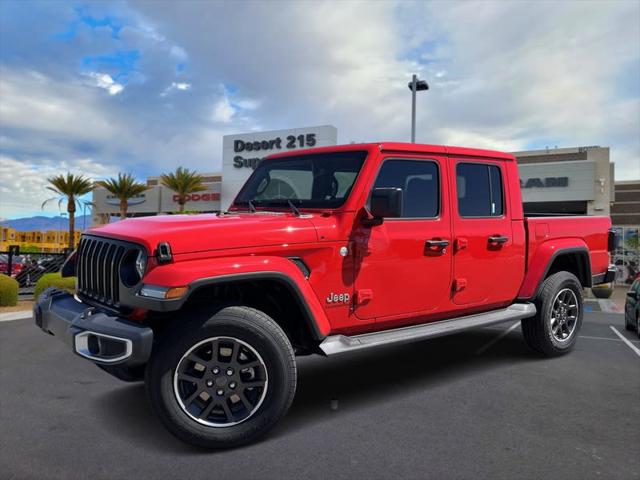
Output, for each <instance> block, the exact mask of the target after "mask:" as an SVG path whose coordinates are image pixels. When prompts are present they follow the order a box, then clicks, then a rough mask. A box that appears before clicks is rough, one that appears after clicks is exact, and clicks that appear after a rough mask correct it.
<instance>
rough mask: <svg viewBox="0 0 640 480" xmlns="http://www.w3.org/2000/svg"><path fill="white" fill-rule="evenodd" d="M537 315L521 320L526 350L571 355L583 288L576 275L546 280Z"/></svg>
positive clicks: (580, 324)
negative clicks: (569, 353)
mask: <svg viewBox="0 0 640 480" xmlns="http://www.w3.org/2000/svg"><path fill="white" fill-rule="evenodd" d="M535 303H536V307H537V309H538V312H537V313H536V315H535V316H534V317H531V318H525V319H523V320H522V334H523V336H524V339H525V341H526V342H527V345H529V347H530V348H531V349H532V350H534V351H536V352H538V353H540V354H543V355H545V356H549V357H553V356H558V355H563V354H565V353H568V352H570V351H571V350H572V349H573V347H574V346H575V343H576V340H577V338H578V332H579V331H580V327H581V326H582V318H583V315H584V311H583V308H582V303H583V299H582V286H581V285H580V281H579V280H578V279H577V278H576V277H575V275H573V274H571V273H569V272H558V273H555V274H553V275H551V276H550V277H548V278H547V279H545V281H544V283H543V284H542V288H541V290H540V294H539V295H538V297H537V299H536V301H535Z"/></svg>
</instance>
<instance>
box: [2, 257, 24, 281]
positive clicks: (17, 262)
mask: <svg viewBox="0 0 640 480" xmlns="http://www.w3.org/2000/svg"><path fill="white" fill-rule="evenodd" d="M11 263H12V264H13V265H12V268H11V276H12V277H13V278H15V277H16V275H18V274H19V273H20V272H21V271H22V258H20V257H15V256H14V257H13V259H12V261H11ZM0 273H3V274H5V275H8V273H9V257H8V255H7V254H6V253H3V254H0Z"/></svg>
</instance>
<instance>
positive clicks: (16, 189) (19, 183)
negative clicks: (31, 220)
mask: <svg viewBox="0 0 640 480" xmlns="http://www.w3.org/2000/svg"><path fill="white" fill-rule="evenodd" d="M67 171H70V172H73V173H75V174H81V175H84V176H86V177H89V178H92V179H94V180H95V179H101V178H105V177H108V176H113V175H116V173H117V169H115V168H113V167H112V166H108V165H103V164H100V163H97V162H95V161H94V160H92V159H90V158H79V159H73V160H68V161H66V160H65V161H62V162H59V161H57V160H56V161H54V160H51V159H47V160H44V161H41V162H39V163H37V164H32V163H25V162H24V161H20V160H18V159H15V158H11V157H7V156H4V155H0V203H1V204H2V210H3V212H4V211H7V212H10V213H11V215H12V216H14V217H18V216H31V215H42V214H56V215H57V214H59V213H60V211H61V209H60V207H59V206H58V203H57V201H53V202H48V203H47V204H46V205H45V207H44V208H43V209H41V208H40V207H41V205H42V203H43V202H44V201H46V200H48V199H49V198H52V197H53V196H54V194H53V192H51V191H50V190H47V188H46V187H47V186H49V183H48V182H47V178H49V177H51V176H54V175H58V174H60V173H62V172H67ZM88 200H90V198H89V199H88ZM65 207H66V205H64V204H63V205H62V211H63V212H64V211H66V208H65Z"/></svg>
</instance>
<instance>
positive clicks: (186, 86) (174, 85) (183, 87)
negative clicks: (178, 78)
mask: <svg viewBox="0 0 640 480" xmlns="http://www.w3.org/2000/svg"><path fill="white" fill-rule="evenodd" d="M176 90H178V91H182V92H186V91H187V90H191V84H190V83H187V82H171V85H169V86H168V87H167V88H165V89H164V91H163V92H162V93H161V94H160V96H161V97H166V96H167V95H169V94H170V93H171V92H173V91H176Z"/></svg>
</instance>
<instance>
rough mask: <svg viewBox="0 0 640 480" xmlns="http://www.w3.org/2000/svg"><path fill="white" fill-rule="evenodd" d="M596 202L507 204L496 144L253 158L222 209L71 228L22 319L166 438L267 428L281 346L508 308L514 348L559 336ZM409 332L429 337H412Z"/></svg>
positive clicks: (459, 326) (281, 365)
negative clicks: (550, 211) (129, 398)
mask: <svg viewBox="0 0 640 480" xmlns="http://www.w3.org/2000/svg"><path fill="white" fill-rule="evenodd" d="M609 230H610V219H609V218H608V217H577V216H576V217H570V216H563V217H556V218H553V217H540V218H526V217H525V215H524V214H523V207H522V200H521V195H520V183H519V178H518V169H517V165H516V162H515V159H514V157H513V156H511V155H508V154H505V153H500V152H494V151H486V150H476V149H469V148H459V147H444V146H433V145H417V144H404V143H374V144H364V145H345V146H336V147H325V148H315V149H309V150H304V151H297V152H290V153H286V154H278V155H273V156H270V157H268V158H266V159H265V160H264V161H262V162H261V163H260V164H259V165H258V166H257V168H256V169H255V171H254V172H253V173H252V175H251V177H250V178H249V179H248V180H247V182H246V183H245V185H244V186H243V187H242V189H241V191H240V193H239V194H238V195H237V197H236V199H235V201H234V202H233V204H232V205H231V207H230V208H229V211H228V212H224V213H221V214H218V215H213V214H212V215H162V216H155V217H145V218H136V219H129V220H124V221H120V222H117V223H114V224H110V225H105V226H102V227H99V228H95V229H93V230H91V231H90V232H89V233H86V234H84V235H83V236H82V238H81V241H80V244H79V247H78V250H77V251H76V252H75V253H74V254H72V255H71V256H70V257H69V259H68V260H67V262H66V264H65V265H64V267H63V270H62V273H63V275H65V276H77V288H76V294H75V295H71V294H69V293H66V292H62V291H59V290H55V289H49V290H47V291H46V292H45V293H44V294H43V295H42V296H41V297H40V299H39V301H38V302H37V304H36V306H35V307H34V319H35V322H36V324H37V325H38V327H40V328H41V329H42V330H44V331H45V332H47V333H50V334H53V335H56V336H58V337H60V338H62V339H64V341H65V342H67V344H68V345H69V347H70V348H71V349H72V350H73V352H75V353H76V354H77V355H79V356H81V357H84V358H86V359H88V360H90V361H91V362H93V363H95V364H96V365H98V366H99V367H100V368H102V369H103V370H105V371H107V372H109V373H110V374H112V375H115V376H116V377H118V378H120V379H123V380H128V381H135V380H141V379H144V381H145V382H146V387H147V392H148V398H149V401H150V404H151V406H152V408H153V410H154V411H155V413H156V414H157V415H158V416H159V418H160V419H161V421H162V422H163V423H164V425H165V426H166V428H167V429H168V430H170V431H171V432H172V433H173V434H174V435H176V436H177V437H179V438H181V439H182V440H184V441H186V442H189V443H192V444H195V445H199V446H204V447H209V448H224V447H232V446H237V445H240V444H243V443H247V442H250V441H252V440H255V439H256V438H258V437H259V436H261V435H263V434H264V433H265V432H267V431H268V430H269V429H270V428H272V427H273V426H274V425H275V424H276V423H277V422H278V420H279V419H280V418H281V417H282V416H283V415H284V414H285V412H286V411H287V409H288V408H289V406H290V404H291V402H292V400H293V397H294V393H295V390H296V362H295V356H296V355H301V354H309V353H318V354H321V355H336V354H339V353H341V352H350V351H355V350H363V349H367V348H372V347H375V346H378V345H387V344H394V343H396V344H398V343H402V342H409V341H414V340H421V339H426V338H430V337H437V336H441V335H446V334H451V333H455V332H459V331H462V330H466V329H470V328H476V327H481V326H486V325H491V324H496V323H499V322H508V321H517V320H521V321H522V332H523V335H524V338H525V340H526V342H527V344H528V345H529V347H530V348H531V349H532V350H534V351H535V352H538V353H539V354H542V355H547V356H554V355H560V354H563V353H566V352H568V351H569V350H571V349H572V348H573V346H574V345H575V342H576V340H577V337H578V331H579V330H580V326H581V322H582V317H583V308H582V291H583V288H585V287H590V286H592V285H594V284H599V283H604V282H607V281H610V280H611V279H612V278H613V275H614V271H615V270H614V269H613V268H611V267H609V251H610V249H611V248H612V245H613V240H614V239H613V237H612V233H610V232H609ZM424 348H429V346H428V344H425V346H424Z"/></svg>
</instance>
